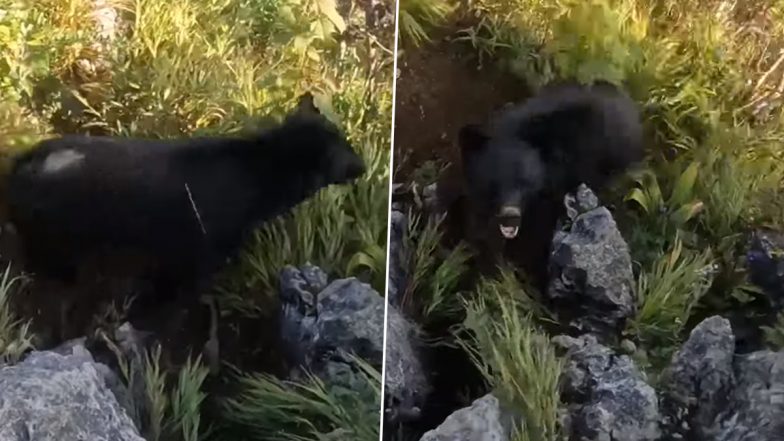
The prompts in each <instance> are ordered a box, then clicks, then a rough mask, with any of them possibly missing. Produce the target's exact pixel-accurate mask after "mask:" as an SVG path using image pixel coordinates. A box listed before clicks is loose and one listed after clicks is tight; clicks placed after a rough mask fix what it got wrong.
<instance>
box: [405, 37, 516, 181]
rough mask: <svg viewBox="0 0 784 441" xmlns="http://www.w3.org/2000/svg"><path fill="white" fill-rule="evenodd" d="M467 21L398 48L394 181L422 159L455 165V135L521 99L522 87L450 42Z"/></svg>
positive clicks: (513, 79) (409, 175) (406, 174)
mask: <svg viewBox="0 0 784 441" xmlns="http://www.w3.org/2000/svg"><path fill="white" fill-rule="evenodd" d="M465 27H467V24H465V23H462V22H456V23H455V24H454V25H453V26H451V27H450V28H448V29H445V30H443V31H441V32H440V33H439V35H437V36H436V38H434V39H433V43H432V44H430V45H427V46H424V47H421V48H403V49H402V51H403V53H402V55H401V57H400V60H399V61H398V69H399V75H398V78H397V91H396V96H397V101H396V103H395V105H396V108H395V109H396V110H395V182H405V181H407V180H409V179H410V178H411V177H412V173H413V171H414V170H416V169H417V168H418V167H420V166H421V165H422V164H423V163H425V162H426V161H437V162H441V163H457V162H458V161H459V158H460V154H459V150H458V147H457V145H456V142H455V140H456V137H457V133H458V131H459V130H460V127H462V126H463V125H465V124H470V123H482V122H484V121H485V120H486V119H487V117H488V115H489V114H490V113H492V112H493V111H494V110H496V109H498V108H500V107H502V106H503V105H505V104H507V103H510V102H516V101H519V100H520V99H522V98H524V97H525V96H526V95H527V94H528V91H527V88H526V87H525V85H524V83H523V82H521V81H519V80H517V79H516V78H515V77H512V76H511V75H508V74H505V73H504V72H501V71H500V70H499V69H498V68H496V67H495V66H492V65H488V64H485V65H483V66H480V65H479V60H478V57H477V56H476V54H475V51H474V50H473V49H472V48H470V47H467V46H466V45H463V44H460V43H457V42H455V41H454V37H455V36H456V33H457V32H458V30H460V29H464V28H465Z"/></svg>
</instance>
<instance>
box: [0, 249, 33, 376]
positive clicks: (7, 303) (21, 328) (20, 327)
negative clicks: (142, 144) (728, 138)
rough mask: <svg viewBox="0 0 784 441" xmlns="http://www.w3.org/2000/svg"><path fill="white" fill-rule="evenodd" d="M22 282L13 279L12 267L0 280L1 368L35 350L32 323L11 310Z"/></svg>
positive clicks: (9, 267) (7, 269)
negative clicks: (13, 299)
mask: <svg viewBox="0 0 784 441" xmlns="http://www.w3.org/2000/svg"><path fill="white" fill-rule="evenodd" d="M20 281H21V279H20V278H18V277H11V265H10V264H9V265H8V266H6V269H5V271H4V272H3V274H2V279H0V366H1V365H3V364H6V363H14V362H16V361H18V360H19V359H20V358H21V356H22V355H23V354H24V353H25V352H27V351H28V350H29V349H32V348H33V335H32V334H31V333H30V323H29V322H27V321H24V320H22V319H20V318H19V317H17V315H16V314H14V312H13V311H12V310H11V295H13V294H15V293H16V289H15V287H16V285H17V283H19V282H20Z"/></svg>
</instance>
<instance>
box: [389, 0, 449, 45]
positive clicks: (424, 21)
mask: <svg viewBox="0 0 784 441" xmlns="http://www.w3.org/2000/svg"><path fill="white" fill-rule="evenodd" d="M456 7H457V5H456V3H454V2H453V1H451V0H400V14H399V17H398V20H399V21H400V23H399V27H400V35H401V40H402V41H404V42H410V43H411V44H413V45H414V46H420V45H422V44H423V43H425V42H427V41H430V31H431V30H432V29H433V28H435V27H438V26H440V25H443V24H445V23H446V22H447V20H448V18H449V16H450V14H452V13H453V12H454V11H455V9H456Z"/></svg>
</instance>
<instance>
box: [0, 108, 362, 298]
mask: <svg viewBox="0 0 784 441" xmlns="http://www.w3.org/2000/svg"><path fill="white" fill-rule="evenodd" d="M364 172H365V164H364V162H363V160H362V159H361V158H360V156H359V155H358V154H357V153H356V152H354V150H353V149H352V146H351V145H350V144H349V142H348V141H347V139H346V138H345V137H344V135H343V134H342V133H341V132H340V131H339V130H338V128H337V127H336V126H334V125H333V124H331V123H330V122H328V120H327V119H326V118H325V117H324V116H322V115H321V114H319V112H318V110H317V109H316V107H315V105H314V103H313V97H312V96H311V95H310V94H306V95H305V96H303V97H302V98H301V99H300V102H299V105H298V107H297V109H296V110H295V111H294V112H292V113H291V114H290V115H288V117H287V118H286V119H285V120H284V121H283V122H282V123H281V124H280V125H278V126H277V127H275V128H272V129H269V130H266V131H263V132H260V133H254V134H252V135H248V136H236V137H203V138H191V139H176V140H154V139H126V138H115V137H89V136H65V137H62V138H57V139H50V140H46V141H43V142H41V143H40V144H39V145H38V146H37V147H36V148H34V149H33V150H31V151H29V152H27V153H25V154H22V155H21V156H19V157H18V158H16V160H15V162H14V165H13V167H12V171H11V173H10V175H9V177H8V182H7V194H8V197H7V199H8V207H7V208H8V215H9V220H10V222H11V224H12V225H13V226H14V227H15V229H16V231H17V234H18V236H19V239H20V242H21V245H22V252H23V255H24V257H25V259H24V260H25V266H26V269H27V270H28V271H30V272H33V273H37V274H40V275H42V276H45V277H48V278H50V279H54V280H59V281H61V282H64V283H76V281H77V274H78V271H79V266H80V265H81V264H82V263H83V262H85V261H88V260H90V261H94V260H101V259H103V258H111V257H115V256H118V255H127V256H134V257H135V258H137V259H139V260H141V261H143V262H144V270H143V274H142V275H141V276H142V278H144V279H145V280H148V281H149V282H150V283H152V287H153V290H154V293H155V296H156V297H159V296H161V297H166V296H168V295H169V294H172V295H177V294H181V293H182V292H183V291H189V290H194V289H196V287H197V286H200V284H201V283H203V282H205V281H206V280H208V279H209V278H210V276H211V275H213V274H214V273H215V272H216V271H217V270H218V269H220V266H221V265H222V264H224V263H225V262H226V260H227V259H229V258H231V257H232V256H233V255H234V254H235V253H236V252H238V251H239V249H240V248H241V246H242V243H243V241H244V239H245V237H246V236H247V234H248V233H249V232H251V231H252V230H253V229H254V228H256V227H258V226H259V225H260V224H261V223H263V222H264V221H266V220H269V219H271V218H273V217H275V216H277V215H280V214H283V213H285V212H286V211H287V210H289V209H291V208H292V207H294V206H296V205H297V204H299V203H300V202H302V201H304V200H305V199H307V198H309V197H311V196H312V195H314V194H315V193H316V192H317V191H319V190H320V189H322V188H324V187H327V186H329V185H331V184H343V183H348V182H350V181H353V180H354V179H356V178H358V177H360V176H361V175H363V174H364ZM190 294H191V295H194V293H190Z"/></svg>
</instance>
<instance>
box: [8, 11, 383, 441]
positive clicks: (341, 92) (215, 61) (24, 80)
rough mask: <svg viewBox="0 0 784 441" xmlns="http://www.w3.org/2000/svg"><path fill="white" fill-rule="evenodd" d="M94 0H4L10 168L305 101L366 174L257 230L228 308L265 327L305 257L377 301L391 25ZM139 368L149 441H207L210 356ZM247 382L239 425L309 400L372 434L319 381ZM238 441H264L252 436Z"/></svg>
mask: <svg viewBox="0 0 784 441" xmlns="http://www.w3.org/2000/svg"><path fill="white" fill-rule="evenodd" d="M99 3H100V2H93V1H90V0H66V1H61V0H42V1H37V0H36V1H35V2H29V1H24V0H0V55H2V56H0V146H1V147H0V159H2V160H3V164H2V165H3V166H4V167H5V166H7V164H8V162H7V160H8V158H10V157H11V156H12V155H13V154H15V153H16V152H19V151H21V150H23V149H27V148H30V147H31V146H33V145H34V144H35V142H36V141H38V140H40V139H42V138H44V137H47V136H52V135H56V134H62V133H91V134H110V135H120V136H140V137H160V138H166V137H179V136H193V135H208V134H223V133H235V132H238V131H241V130H246V129H253V128H260V127H264V126H266V125H268V124H269V123H271V122H273V121H274V120H278V119H279V118H281V117H282V116H283V115H284V114H285V113H287V112H288V111H289V110H290V109H291V108H292V107H293V105H294V103H295V102H296V100H297V98H298V97H299V96H300V95H301V94H302V93H304V92H306V91H311V92H313V93H314V95H315V97H316V104H317V106H318V107H319V108H320V110H321V111H322V113H324V114H326V115H327V116H328V117H330V118H331V119H333V120H334V121H335V122H336V123H337V124H338V125H339V126H340V127H341V128H342V129H343V130H345V132H346V133H347V134H348V136H349V138H350V141H351V142H352V144H353V145H354V146H355V148H357V149H358V150H360V151H361V153H362V155H363V157H364V159H365V161H366V164H367V166H368V172H367V174H366V175H365V176H363V177H362V178H361V179H360V180H359V182H358V183H357V184H356V185H354V186H343V187H341V188H330V189H327V190H325V191H323V192H321V193H320V194H319V195H318V196H317V197H315V198H313V199H312V200H310V201H308V202H306V203H304V204H302V205H301V206H300V207H298V208H297V209H296V210H294V212H293V213H292V214H291V215H288V216H284V217H281V218H279V219H277V220H275V221H273V222H270V223H269V224H268V225H267V226H265V227H264V228H262V229H261V230H259V231H258V232H257V233H256V238H255V241H253V243H251V244H249V245H248V247H247V249H246V250H245V253H244V256H243V259H241V262H240V263H239V264H238V265H236V267H234V268H232V269H230V270H229V271H227V273H226V274H225V277H223V278H222V283H221V284H220V287H219V290H220V291H222V292H223V293H224V294H226V295H225V296H222V298H221V301H220V304H221V306H222V307H223V308H224V309H229V310H235V311H237V312H240V313H243V314H249V315H252V316H259V315H260V314H261V313H262V311H264V310H267V311H269V310H271V308H270V304H271V303H274V300H275V297H276V294H275V292H276V290H277V277H278V273H279V271H280V269H282V267H283V266H284V265H286V264H294V265H299V264H303V263H305V262H311V263H313V264H316V265H319V266H320V267H322V268H324V269H325V270H326V271H328V272H329V273H330V276H334V277H346V276H357V277H360V278H362V279H363V280H367V281H368V282H370V283H371V284H372V285H373V286H374V288H375V289H376V290H378V291H379V292H382V291H383V288H384V277H385V259H386V255H385V246H386V236H387V234H386V231H387V204H388V196H387V192H388V178H389V154H390V152H389V146H390V131H391V108H392V87H391V86H392V83H391V81H392V78H393V77H392V75H393V72H392V63H393V54H392V51H391V49H390V48H391V47H392V30H391V29H383V30H379V29H368V25H367V23H366V21H365V14H364V11H363V10H360V8H359V6H358V5H353V6H350V7H349V9H348V10H340V11H338V8H337V5H336V2H335V1H334V0H184V1H178V2H170V1H167V0H109V1H107V2H106V4H107V7H110V8H112V9H109V10H104V11H95V10H94V8H96V7H97V6H96V5H98V4H99ZM107 11H109V12H116V13H117V20H112V19H111V18H110V19H109V20H108V21H106V20H103V21H102V20H99V19H98V18H97V17H98V15H96V12H107ZM102 16H103V17H104V18H106V17H111V15H110V14H103V15H102ZM11 282H12V279H10V278H9V277H8V275H7V274H6V278H5V279H4V282H3V285H2V287H0V362H4V361H14V360H15V359H16V358H17V357H18V356H19V355H20V354H21V353H22V352H23V351H24V350H25V349H26V348H27V347H29V343H30V338H31V336H30V335H29V333H28V327H27V325H26V324H24V323H23V322H21V321H19V319H18V318H17V317H16V316H15V315H14V313H13V311H12V310H11V309H10V304H9V303H8V296H9V295H10V292H11V290H10V287H11V284H12V283H11ZM224 312H227V311H224ZM99 321H100V320H99ZM198 349H199V348H196V350H198ZM145 360H146V363H145V364H144V366H136V367H135V368H133V369H135V371H133V370H131V371H128V373H129V375H130V376H127V378H128V380H129V381H131V379H136V381H137V383H138V382H143V384H144V387H145V388H146V391H147V398H148V401H149V403H147V404H146V405H145V407H144V409H142V410H143V411H141V410H140V412H139V415H138V416H137V417H138V418H139V420H138V421H139V422H140V424H141V426H142V427H143V428H144V430H143V431H144V433H145V436H146V437H147V439H150V440H153V439H154V440H158V439H160V440H183V441H195V440H197V439H204V438H205V437H207V436H208V435H209V436H212V434H210V433H209V430H208V428H207V427H206V424H205V423H204V421H203V417H202V416H200V414H201V413H202V407H203V406H202V404H203V403H204V402H207V401H209V400H210V399H211V397H210V396H209V395H207V392H206V390H205V378H206V370H205V368H204V367H203V366H202V365H201V363H200V361H199V360H198V359H197V360H195V361H188V362H187V363H186V364H185V365H184V366H181V367H180V369H181V370H180V371H179V373H176V372H169V371H168V370H166V371H163V370H162V368H161V367H160V352H154V353H152V354H147V356H146V358H145ZM126 368H127V369H131V368H130V366H126ZM133 372H141V374H133ZM172 375H173V376H174V377H172ZM241 375H242V376H243V378H245V376H248V378H254V380H253V381H251V380H247V381H241V382H240V385H241V388H246V389H243V390H245V392H243V393H241V394H240V397H241V398H238V399H237V400H235V401H233V402H234V403H237V404H238V405H239V406H240V411H238V412H237V413H232V414H230V415H229V416H233V417H236V418H235V419H234V421H236V422H237V423H238V424H239V423H242V421H244V420H243V415H248V414H252V413H253V412H255V411H259V410H265V406H267V404H268V403H270V402H280V403H284V402H285V403H289V404H291V403H296V402H300V403H302V404H301V406H300V408H301V409H308V412H309V415H311V416H312V417H313V418H312V419H313V420H314V421H316V420H318V421H322V420H325V419H329V420H330V421H331V423H329V424H333V426H334V427H333V426H330V425H329V424H327V423H324V424H321V423H319V425H318V427H317V429H318V430H322V429H326V428H329V427H332V428H333V429H334V430H335V433H343V432H340V431H341V430H347V431H349V432H350V433H352V434H354V435H356V437H354V436H353V435H352V436H349V437H350V438H351V439H377V430H378V427H377V422H378V420H377V412H376V414H375V415H373V416H367V417H362V418H355V417H354V416H352V415H348V414H342V413H340V412H341V411H340V410H338V409H337V408H335V409H332V408H331V405H332V404H334V403H332V402H330V401H329V400H338V399H340V400H343V401H342V402H345V403H347V404H346V408H345V409H346V412H348V411H349V410H348V409H350V405H353V404H351V403H352V400H353V401H356V402H362V403H363V404H365V405H366V406H370V407H372V406H373V402H371V401H368V400H366V399H365V398H360V397H358V396H357V397H354V396H352V395H351V393H345V392H344V393H342V394H339V395H333V394H332V391H329V392H326V391H324V390H323V387H324V385H323V384H321V383H319V382H318V381H317V380H315V379H312V381H311V380H309V381H308V382H307V383H304V384H290V383H288V382H285V383H284V382H280V381H278V380H275V379H272V378H271V377H268V376H265V375H266V374H256V373H251V372H243V373H241ZM379 377H380V376H379V375H368V376H367V381H368V383H369V384H370V385H371V386H372V387H374V388H379V387H380V384H381V382H380V378H379ZM265 382H266V383H265ZM273 385H274V386H275V387H273ZM256 400H258V401H256ZM276 400H277V401H276ZM298 400H299V401H298ZM318 400H322V402H321V403H318ZM376 402H378V400H377V401H376ZM308 406H309V407H308ZM378 407H379V406H376V407H375V409H376V411H377V409H378ZM292 408H293V407H292ZM242 410H244V411H245V413H244V414H243V412H242ZM322 414H323V415H322ZM271 418H272V417H271ZM274 418H276V419H275V420H274V421H273V420H268V421H267V422H268V423H270V424H280V426H281V427H283V426H288V425H298V424H300V423H301V421H300V420H299V419H300V418H301V416H300V414H299V413H298V412H293V413H283V414H278V415H276V416H275V417H274ZM359 420H361V421H359ZM258 424H263V421H261V422H259V423H258ZM314 424H315V423H314ZM358 424H365V425H367V427H359V426H357V425H358ZM240 425H242V424H240ZM250 428H251V429H253V433H257V432H258V433H261V432H262V430H261V429H259V426H254V427H250ZM270 430H273V429H270ZM315 430H316V428H314V431H304V432H297V433H299V434H300V435H298V436H299V437H298V438H296V439H323V438H320V437H316V435H315V434H316V433H317V432H315ZM373 430H375V431H376V432H375V434H374V433H373ZM308 434H312V435H313V438H308V436H310V435H308ZM259 436H261V435H259ZM292 436H293V435H292ZM240 438H242V439H260V438H256V437H255V435H253V434H245V433H243V434H242V435H240ZM240 438H238V439H240ZM265 439H267V438H265ZM289 439H294V438H289ZM336 439H342V437H341V436H339V435H338V436H337V438H336Z"/></svg>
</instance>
